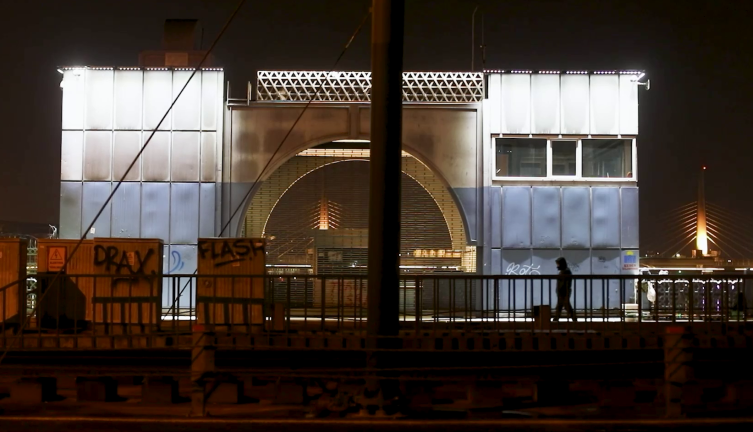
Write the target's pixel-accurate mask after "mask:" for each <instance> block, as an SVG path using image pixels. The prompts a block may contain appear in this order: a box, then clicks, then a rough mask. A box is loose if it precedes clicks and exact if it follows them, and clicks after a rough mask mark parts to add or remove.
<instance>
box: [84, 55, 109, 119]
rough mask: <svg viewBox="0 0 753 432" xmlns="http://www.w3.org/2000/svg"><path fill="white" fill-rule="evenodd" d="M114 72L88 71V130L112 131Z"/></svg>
mask: <svg viewBox="0 0 753 432" xmlns="http://www.w3.org/2000/svg"><path fill="white" fill-rule="evenodd" d="M112 97H113V71H112V70H87V71H86V109H85V110H84V111H85V116H86V117H85V120H86V121H85V122H84V127H85V128H86V129H112Z"/></svg>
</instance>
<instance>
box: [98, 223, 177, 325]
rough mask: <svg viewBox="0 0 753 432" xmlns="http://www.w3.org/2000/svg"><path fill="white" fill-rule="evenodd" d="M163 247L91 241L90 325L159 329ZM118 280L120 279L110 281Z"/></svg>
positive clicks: (148, 243) (154, 242) (141, 242)
mask: <svg viewBox="0 0 753 432" xmlns="http://www.w3.org/2000/svg"><path fill="white" fill-rule="evenodd" d="M162 255H163V244H162V241H161V240H159V239H128V240H125V239H113V238H97V239H95V240H94V272H95V274H101V275H107V276H111V277H102V278H97V281H96V286H95V290H94V295H93V303H94V320H93V321H94V322H95V323H105V324H129V325H148V326H150V327H152V328H155V327H158V326H159V317H160V313H161V309H162V307H161V303H162V292H161V291H162V280H161V277H159V276H160V275H161V273H162V266H163V264H162ZM112 276H122V277H112Z"/></svg>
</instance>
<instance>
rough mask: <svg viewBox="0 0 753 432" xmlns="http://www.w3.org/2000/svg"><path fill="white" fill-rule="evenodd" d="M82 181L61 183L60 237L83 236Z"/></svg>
mask: <svg viewBox="0 0 753 432" xmlns="http://www.w3.org/2000/svg"><path fill="white" fill-rule="evenodd" d="M81 189H82V184H81V182H62V183H60V231H58V235H59V236H60V238H80V237H81Z"/></svg>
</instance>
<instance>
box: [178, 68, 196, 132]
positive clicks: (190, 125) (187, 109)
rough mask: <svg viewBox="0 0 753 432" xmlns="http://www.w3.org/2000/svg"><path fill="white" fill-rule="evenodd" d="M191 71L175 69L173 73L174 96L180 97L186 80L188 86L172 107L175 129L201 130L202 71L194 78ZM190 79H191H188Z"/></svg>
mask: <svg viewBox="0 0 753 432" xmlns="http://www.w3.org/2000/svg"><path fill="white" fill-rule="evenodd" d="M192 74H193V72H191V71H175V72H174V73H173V91H172V97H173V98H175V97H178V94H179V93H180V91H181V89H182V88H183V86H184V85H186V82H188V86H186V89H185V90H183V93H180V97H179V98H178V100H177V101H176V102H175V106H174V107H173V109H172V113H171V115H172V117H173V130H199V128H200V127H199V124H200V117H201V105H202V104H201V72H198V73H196V74H195V75H194V76H193V78H191V75H192ZM189 79H190V81H188V80H189Z"/></svg>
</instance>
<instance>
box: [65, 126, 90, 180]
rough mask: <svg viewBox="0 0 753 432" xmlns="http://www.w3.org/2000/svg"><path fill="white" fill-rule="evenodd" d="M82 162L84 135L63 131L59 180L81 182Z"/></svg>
mask: <svg viewBox="0 0 753 432" xmlns="http://www.w3.org/2000/svg"><path fill="white" fill-rule="evenodd" d="M83 160H84V133H83V132H81V131H63V136H62V140H61V148H60V179H61V180H81V179H82V177H81V176H82V174H83Z"/></svg>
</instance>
